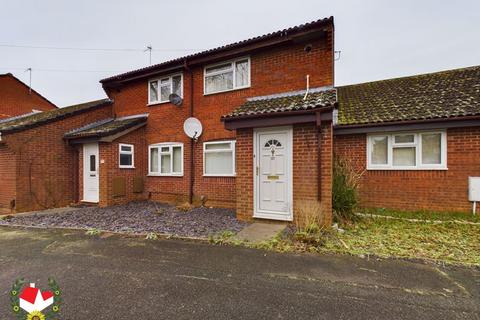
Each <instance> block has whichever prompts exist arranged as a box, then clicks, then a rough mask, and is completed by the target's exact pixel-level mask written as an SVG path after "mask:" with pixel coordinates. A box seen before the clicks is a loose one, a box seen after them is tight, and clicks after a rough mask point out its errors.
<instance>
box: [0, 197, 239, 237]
mask: <svg viewBox="0 0 480 320" xmlns="http://www.w3.org/2000/svg"><path fill="white" fill-rule="evenodd" d="M8 224H17V225H25V226H33V225H34V226H43V227H49V226H55V227H65V228H68V227H73V228H86V229H89V228H96V229H100V230H107V231H117V232H118V231H128V232H134V233H143V232H156V233H168V234H173V235H177V236H188V237H206V236H208V235H210V234H214V233H218V232H220V231H224V230H230V231H234V232H238V231H240V230H242V229H243V228H244V227H245V226H246V225H247V223H245V222H241V221H238V220H237V219H236V218H235V211H234V210H231V209H220V208H204V207H201V208H195V209H193V210H191V211H189V212H182V211H178V210H176V209H175V207H173V206H170V205H166V204H161V203H157V202H152V201H144V202H132V203H129V204H127V205H120V206H112V207H108V208H97V207H87V208H79V209H78V210H74V211H69V212H65V213H55V214H34V215H26V216H16V217H15V216H13V217H12V218H9V219H5V220H0V225H8Z"/></svg>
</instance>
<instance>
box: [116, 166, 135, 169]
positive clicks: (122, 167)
mask: <svg viewBox="0 0 480 320" xmlns="http://www.w3.org/2000/svg"><path fill="white" fill-rule="evenodd" d="M118 168H119V169H135V167H124V166H119V167H118Z"/></svg>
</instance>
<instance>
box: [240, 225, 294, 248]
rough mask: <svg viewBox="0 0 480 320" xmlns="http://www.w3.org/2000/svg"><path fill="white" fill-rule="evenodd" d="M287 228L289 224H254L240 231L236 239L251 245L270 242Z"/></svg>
mask: <svg viewBox="0 0 480 320" xmlns="http://www.w3.org/2000/svg"><path fill="white" fill-rule="evenodd" d="M286 227H287V224H285V223H271V222H254V223H252V224H251V225H249V226H248V227H246V228H245V229H243V230H242V231H240V232H239V233H238V234H237V235H236V238H237V239H238V240H242V241H247V242H251V243H258V242H262V241H268V240H270V239H272V238H274V237H275V236H276V235H277V234H279V233H280V232H282V231H283V230H285V228H286Z"/></svg>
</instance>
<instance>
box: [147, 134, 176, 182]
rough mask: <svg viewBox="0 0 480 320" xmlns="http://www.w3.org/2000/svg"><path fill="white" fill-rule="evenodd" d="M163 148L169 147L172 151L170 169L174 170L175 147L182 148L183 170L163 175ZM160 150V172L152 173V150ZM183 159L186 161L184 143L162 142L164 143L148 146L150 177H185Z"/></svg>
mask: <svg viewBox="0 0 480 320" xmlns="http://www.w3.org/2000/svg"><path fill="white" fill-rule="evenodd" d="M162 147H169V148H170V150H169V152H170V168H171V169H172V170H173V147H180V148H181V166H180V167H181V170H180V172H171V173H162V172H161V171H162V157H161V155H162V152H161V148H162ZM154 148H158V149H159V150H158V172H152V171H151V169H152V166H151V161H152V158H151V153H152V149H154ZM183 159H184V154H183V143H181V142H162V143H156V144H151V145H149V146H148V175H149V176H154V177H155V176H158V177H183Z"/></svg>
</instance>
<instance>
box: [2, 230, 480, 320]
mask: <svg viewBox="0 0 480 320" xmlns="http://www.w3.org/2000/svg"><path fill="white" fill-rule="evenodd" d="M48 276H53V277H55V278H56V280H57V281H58V283H59V284H60V286H61V287H62V288H63V292H64V300H65V302H64V306H63V308H62V312H63V319H78V320H79V319H436V320H438V319H479V313H480V272H479V271H478V270H474V269H469V268H439V267H435V266H431V265H425V264H420V263H413V262H406V261H395V260H383V261H379V260H375V259H370V260H368V259H360V258H354V257H348V256H318V255H315V256H313V255H306V254H305V255H294V254H276V253H271V252H265V251H259V250H252V249H246V248H238V247H220V246H212V245H209V244H206V243H193V242H182V241H174V240H158V241H146V240H143V239H135V238H122V237H118V236H112V237H107V238H94V237H89V236H85V235H83V234H82V233H78V232H70V231H61V230H55V231H49V230H24V229H14V228H8V227H0V319H13V317H12V316H11V315H10V310H9V296H8V292H9V289H10V287H11V284H12V282H13V281H14V279H15V278H17V277H25V278H26V279H27V280H29V281H31V282H36V283H37V284H38V285H39V286H41V287H46V281H47V278H48Z"/></svg>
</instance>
